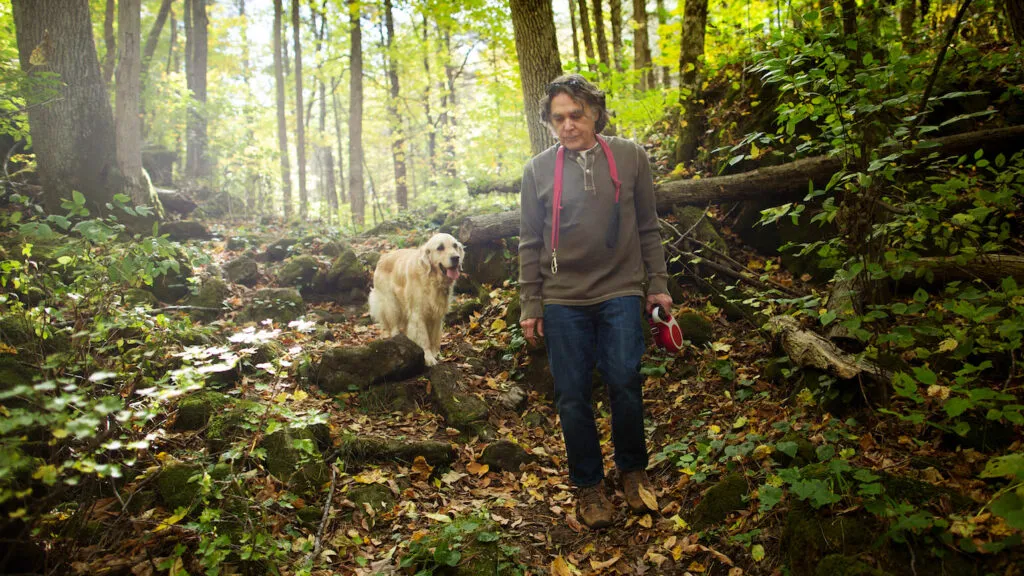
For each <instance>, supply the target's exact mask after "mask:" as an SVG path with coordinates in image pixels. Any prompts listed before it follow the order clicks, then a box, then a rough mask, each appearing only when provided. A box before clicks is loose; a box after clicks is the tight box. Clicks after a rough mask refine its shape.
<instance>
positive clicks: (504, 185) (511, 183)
mask: <svg viewBox="0 0 1024 576" xmlns="http://www.w3.org/2000/svg"><path fill="white" fill-rule="evenodd" d="M521 182H522V179H520V178H515V179H512V180H502V181H490V180H488V181H480V182H467V183H466V190H467V191H469V195H470V196H481V195H483V194H491V193H493V192H497V193H499V194H518V193H519V185H520V183H521Z"/></svg>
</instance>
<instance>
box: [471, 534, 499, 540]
mask: <svg viewBox="0 0 1024 576" xmlns="http://www.w3.org/2000/svg"><path fill="white" fill-rule="evenodd" d="M498 538H500V536H498V535H497V534H495V533H494V532H480V533H479V534H477V535H476V539H477V540H478V541H480V542H496V541H497V540H498Z"/></svg>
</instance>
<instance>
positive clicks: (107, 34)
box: [103, 0, 117, 85]
mask: <svg viewBox="0 0 1024 576" xmlns="http://www.w3.org/2000/svg"><path fill="white" fill-rule="evenodd" d="M115 1H116V0H107V7H106V10H105V12H104V14H103V45H104V46H105V47H106V49H107V51H106V52H104V53H103V83H104V84H107V85H109V84H110V80H111V79H112V78H113V77H114V65H115V64H117V40H116V36H114V15H115V6H116V5H115Z"/></svg>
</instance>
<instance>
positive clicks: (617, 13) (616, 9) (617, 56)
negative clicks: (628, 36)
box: [608, 0, 622, 72]
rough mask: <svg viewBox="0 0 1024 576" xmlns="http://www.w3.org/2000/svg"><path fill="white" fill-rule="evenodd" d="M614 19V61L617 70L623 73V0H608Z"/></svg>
mask: <svg viewBox="0 0 1024 576" xmlns="http://www.w3.org/2000/svg"><path fill="white" fill-rule="evenodd" d="M608 8H609V11H610V14H609V16H610V17H611V19H612V59H613V60H614V62H615V70H616V71H617V72H622V0H608Z"/></svg>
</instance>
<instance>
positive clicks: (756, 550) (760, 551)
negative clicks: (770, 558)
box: [750, 544, 764, 562]
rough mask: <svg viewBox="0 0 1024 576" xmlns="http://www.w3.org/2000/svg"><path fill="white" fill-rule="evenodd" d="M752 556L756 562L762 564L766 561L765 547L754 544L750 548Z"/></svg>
mask: <svg viewBox="0 0 1024 576" xmlns="http://www.w3.org/2000/svg"><path fill="white" fill-rule="evenodd" d="M750 556H751V557H752V558H753V559H754V562H760V561H761V560H764V546H762V545H760V544H754V545H753V546H751V547H750Z"/></svg>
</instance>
